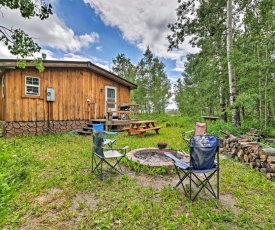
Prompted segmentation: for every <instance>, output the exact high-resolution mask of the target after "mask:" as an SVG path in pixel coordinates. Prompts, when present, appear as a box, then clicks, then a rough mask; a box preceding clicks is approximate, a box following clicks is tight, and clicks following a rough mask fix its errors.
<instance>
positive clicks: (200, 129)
mask: <svg viewBox="0 0 275 230" xmlns="http://www.w3.org/2000/svg"><path fill="white" fill-rule="evenodd" d="M194 128H195V129H194V130H191V131H187V132H182V139H183V140H184V141H185V143H186V144H187V146H188V147H189V146H190V138H188V134H189V133H192V134H193V135H192V136H197V135H204V134H206V129H207V125H206V123H202V122H198V121H196V122H195V124H194Z"/></svg>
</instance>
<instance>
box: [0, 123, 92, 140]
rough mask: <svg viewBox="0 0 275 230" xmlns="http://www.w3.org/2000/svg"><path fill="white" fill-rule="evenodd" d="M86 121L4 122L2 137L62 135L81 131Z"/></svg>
mask: <svg viewBox="0 0 275 230" xmlns="http://www.w3.org/2000/svg"><path fill="white" fill-rule="evenodd" d="M87 123H88V120H78V121H51V123H50V126H49V124H48V121H12V122H4V124H3V135H4V136H6V137H11V136H18V135H38V134H46V133H62V132H65V131H70V130H74V129H82V128H83V127H85V126H86V124H87Z"/></svg>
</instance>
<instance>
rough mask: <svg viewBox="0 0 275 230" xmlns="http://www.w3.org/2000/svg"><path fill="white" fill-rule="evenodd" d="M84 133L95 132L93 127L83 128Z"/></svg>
mask: <svg viewBox="0 0 275 230" xmlns="http://www.w3.org/2000/svg"><path fill="white" fill-rule="evenodd" d="M83 130H84V131H88V132H93V128H92V127H88V126H87V127H84V128H83Z"/></svg>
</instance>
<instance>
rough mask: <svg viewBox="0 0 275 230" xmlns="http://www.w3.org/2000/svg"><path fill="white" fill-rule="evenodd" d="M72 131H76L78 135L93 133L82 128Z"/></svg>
mask: <svg viewBox="0 0 275 230" xmlns="http://www.w3.org/2000/svg"><path fill="white" fill-rule="evenodd" d="M74 131H75V132H76V133H78V134H79V135H92V134H93V132H92V131H85V130H83V129H75V130H74Z"/></svg>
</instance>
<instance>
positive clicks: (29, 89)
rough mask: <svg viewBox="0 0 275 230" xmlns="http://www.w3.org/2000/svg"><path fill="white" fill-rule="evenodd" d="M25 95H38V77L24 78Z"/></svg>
mask: <svg viewBox="0 0 275 230" xmlns="http://www.w3.org/2000/svg"><path fill="white" fill-rule="evenodd" d="M25 93H26V95H34V96H39V95H40V79H39V77H31V76H26V92H25Z"/></svg>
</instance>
